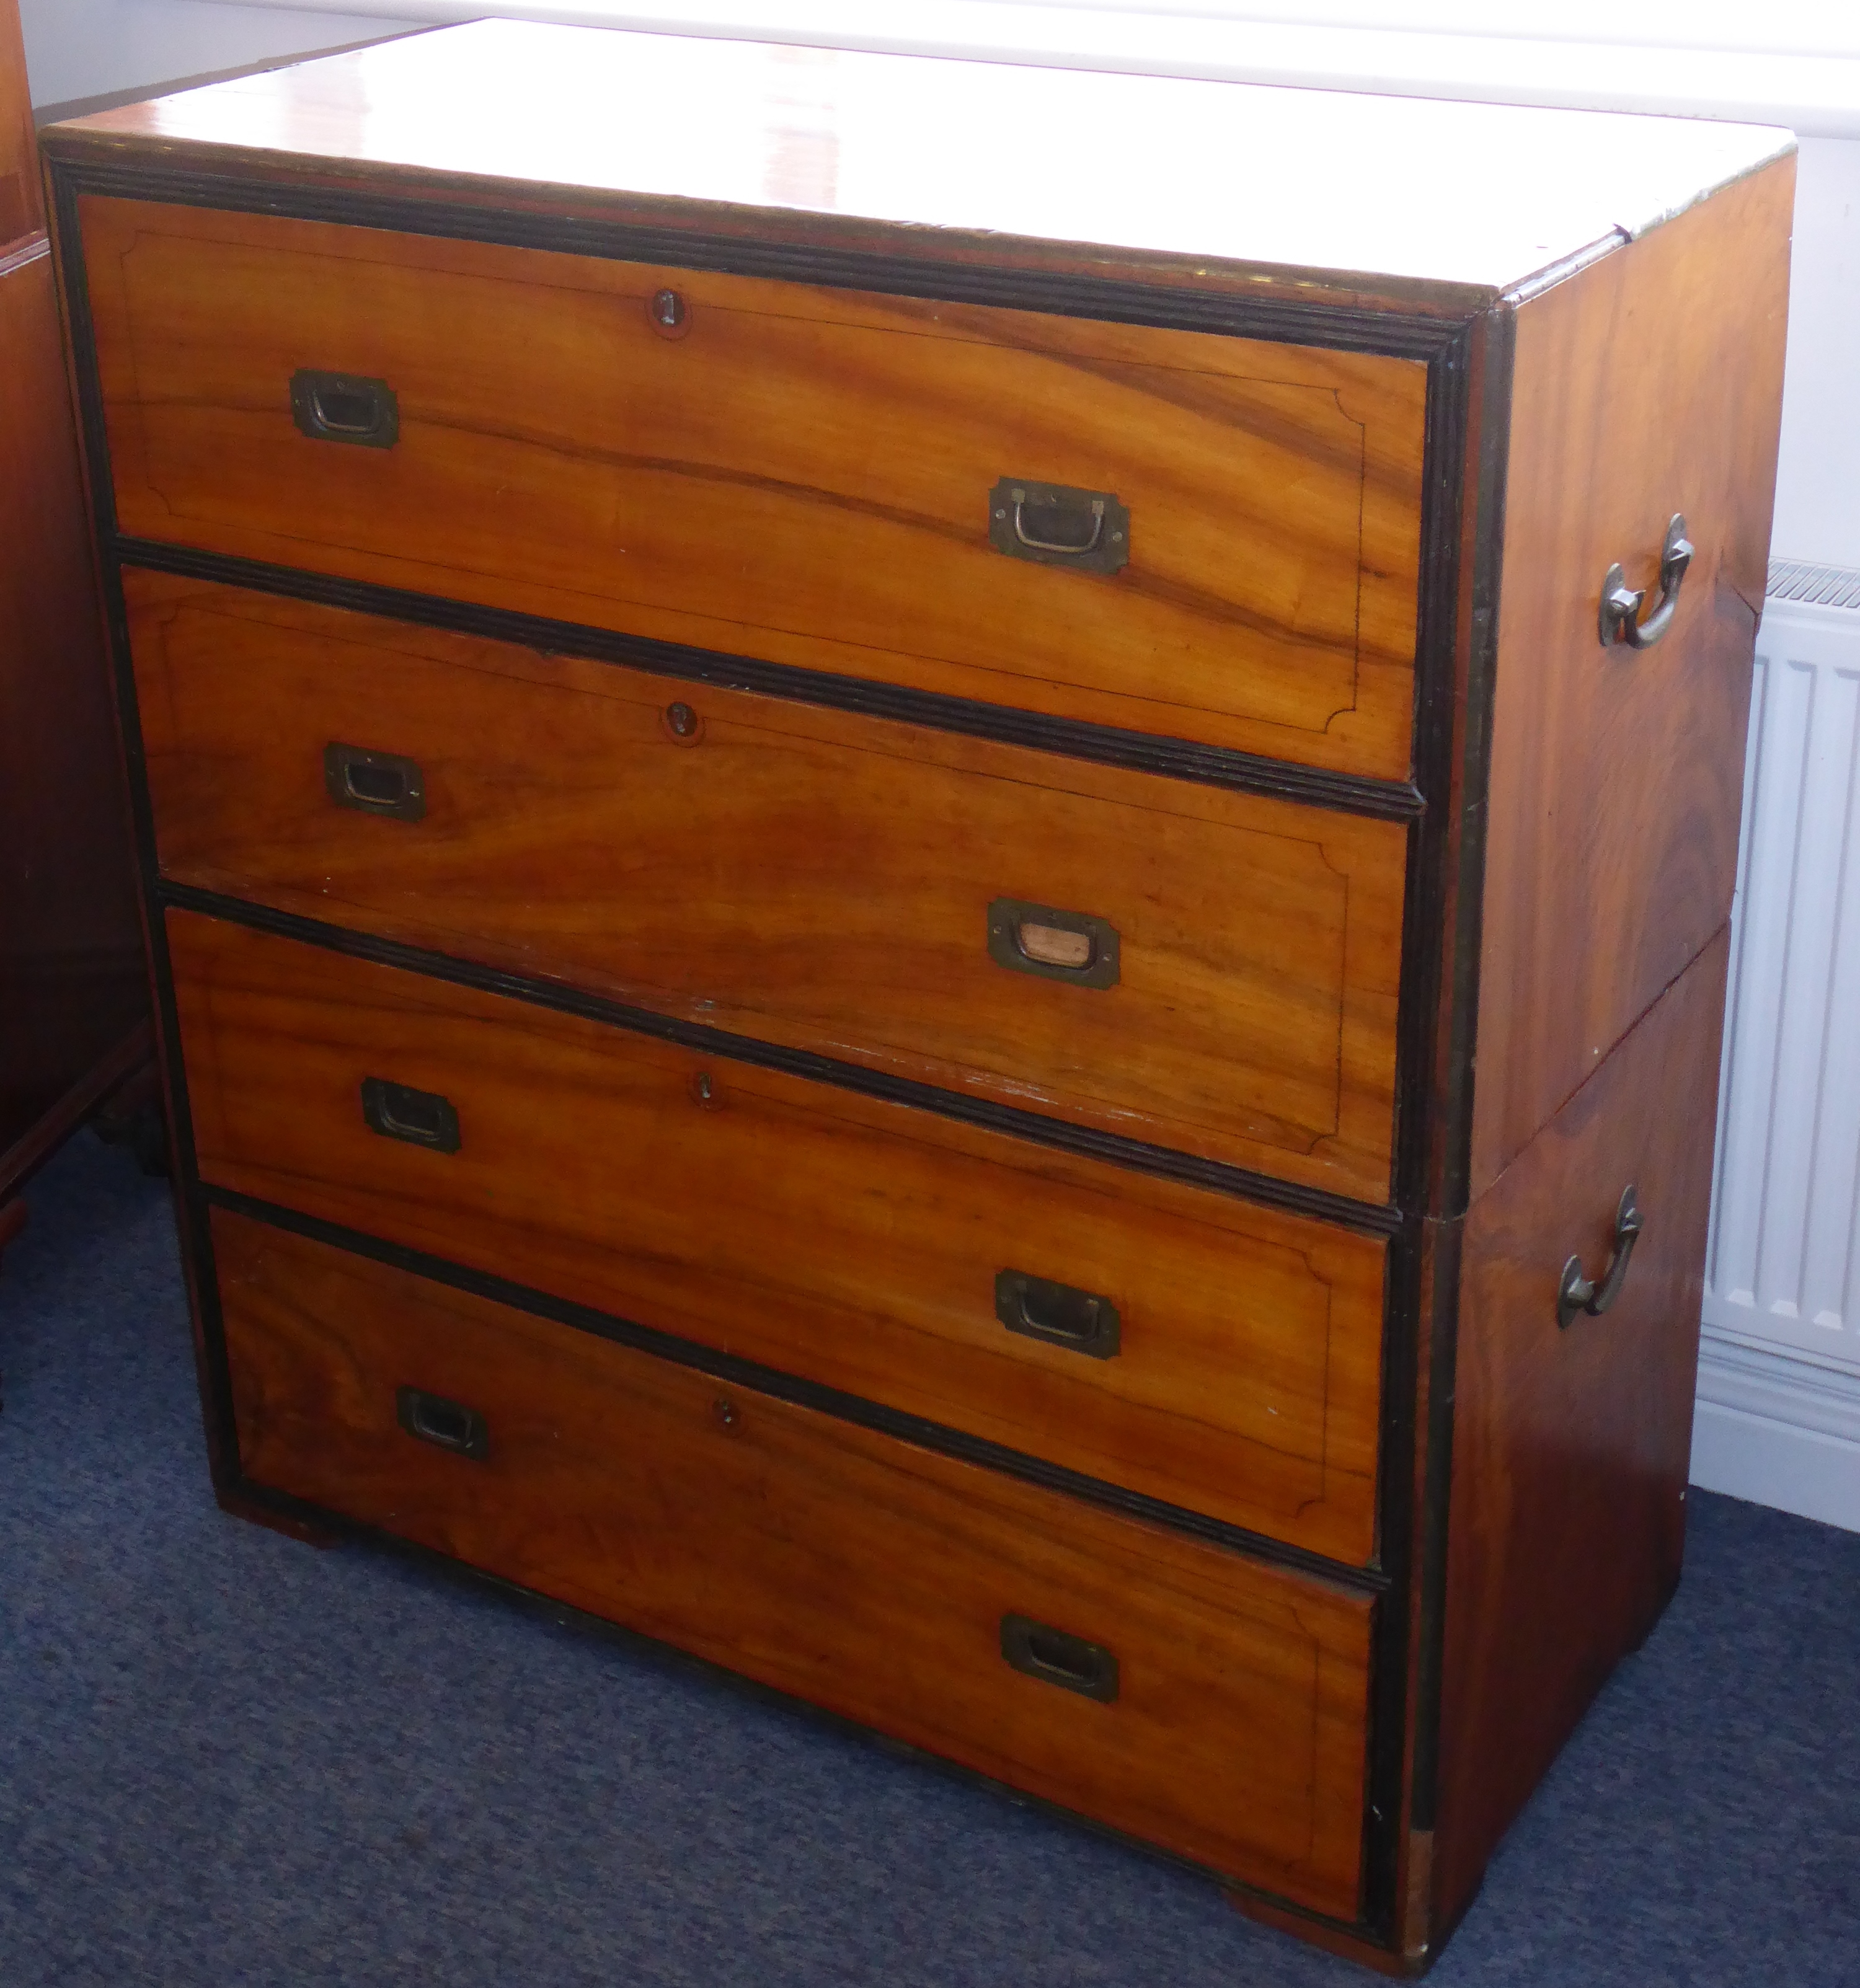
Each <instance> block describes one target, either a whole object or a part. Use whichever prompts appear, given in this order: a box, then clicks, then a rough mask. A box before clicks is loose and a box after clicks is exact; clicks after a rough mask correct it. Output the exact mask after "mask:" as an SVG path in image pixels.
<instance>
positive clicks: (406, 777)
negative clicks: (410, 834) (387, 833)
mask: <svg viewBox="0 0 1860 1988" xmlns="http://www.w3.org/2000/svg"><path fill="white" fill-rule="evenodd" d="M323 786H324V787H325V788H326V789H327V790H328V793H329V796H330V800H333V802H334V803H336V806H338V807H346V808H355V809H357V810H360V813H364V814H384V815H391V816H393V817H394V819H395V820H397V821H419V820H422V819H423V818H424V816H425V813H426V776H425V775H424V773H421V770H420V765H419V762H418V760H416V759H402V758H401V756H400V754H399V753H397V752H370V751H369V750H368V749H367V747H366V746H363V745H339V744H338V743H337V742H336V741H335V740H333V739H332V740H331V741H330V743H329V744H328V745H326V746H324V748H323Z"/></svg>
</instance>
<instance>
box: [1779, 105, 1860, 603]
mask: <svg viewBox="0 0 1860 1988" xmlns="http://www.w3.org/2000/svg"><path fill="white" fill-rule="evenodd" d="M1796 171H1797V179H1796V191H1795V246H1794V259H1793V262H1792V266H1791V277H1790V283H1789V363H1788V370H1787V373H1786V374H1785V375H1784V384H1783V447H1782V461H1781V464H1780V465H1779V466H1778V468H1777V485H1776V530H1775V534H1774V537H1773V539H1771V542H1770V543H1771V544H1772V546H1773V547H1774V550H1775V553H1776V554H1777V557H1778V558H1781V559H1796V560H1811V561H1813V562H1814V563H1816V564H1818V565H1824V566H1860V139H1854V138H1804V140H1802V148H1801V157H1800V158H1799V159H1798V160H1797V167H1796Z"/></svg>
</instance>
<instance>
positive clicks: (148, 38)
mask: <svg viewBox="0 0 1860 1988" xmlns="http://www.w3.org/2000/svg"><path fill="white" fill-rule="evenodd" d="M19 21H20V25H21V26H22V28H23V29H25V63H26V75H27V77H28V79H29V82H30V83H31V85H32V101H33V102H34V103H38V104H45V103H70V102H72V101H73V100H74V99H75V98H78V97H85V96H103V95H105V94H107V93H109V92H110V91H112V90H137V89H141V88H143V87H144V86H152V85H154V84H156V83H167V82H171V81H173V80H174V79H176V78H177V77H181V76H202V75H205V73H207V72H208V71H209V70H211V69H239V68H242V67H244V66H245V65H247V64H248V63H258V62H264V61H265V60H267V59H269V58H270V57H272V56H289V55H301V54H303V53H304V52H306V51H308V50H309V49H334V48H340V47H342V46H343V45H344V44H345V43H347V42H360V41H366V40H367V39H369V38H370V36H371V35H391V34H393V33H394V32H395V30H396V29H398V28H403V27H406V26H409V25H412V24H411V23H410V22H402V21H390V20H373V19H360V18H358V17H357V15H354V14H351V13H335V14H325V13H317V12H307V11H299V10H296V9H295V8H293V9H292V10H290V11H289V12H286V11H282V10H280V9H279V8H271V7H239V6H228V5H218V4H216V0H20V5H19Z"/></svg>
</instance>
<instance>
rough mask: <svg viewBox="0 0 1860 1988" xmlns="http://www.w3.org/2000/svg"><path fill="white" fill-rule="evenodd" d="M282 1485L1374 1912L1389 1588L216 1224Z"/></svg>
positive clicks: (249, 1385)
mask: <svg viewBox="0 0 1860 1988" xmlns="http://www.w3.org/2000/svg"><path fill="white" fill-rule="evenodd" d="M213 1238H214V1249H215V1256H216V1258H217V1260H218V1275H219V1287H220V1296H221V1307H222V1314H223V1317H224V1320H225V1336H226V1347H227V1354H228V1364H229V1366H230V1369H231V1373H232V1395H233V1400H234V1403H235V1412H236V1415H237V1421H238V1446H239V1458H240V1462H241V1465H242V1468H243V1469H244V1471H245V1473H246V1475H247V1476H249V1478H251V1479H253V1480H255V1482H257V1483H259V1484H262V1485H267V1486H272V1487H273V1488H275V1489H279V1490H282V1491H285V1492H288V1493H292V1494H293V1495H294V1496H298V1497H300V1498H304V1499H309V1500H311V1501H312V1502H313V1503H316V1504H318V1505H320V1506H326V1507H330V1508H332V1509H333V1510H337V1511H340V1512H343V1513H348V1514H350V1515H351V1516H353V1517H355V1518H357V1519H360V1520H365V1521H367V1522H369V1523H373V1524H375V1525H378V1526H384V1527H385V1528H387V1530H390V1531H392V1532H394V1533H399V1534H401V1535H403V1536H404V1537H408V1538H410V1539H413V1540H418V1541H419V1542H421V1543H423V1544H424V1545H427V1546H430V1547H437V1548H438V1549H439V1550H441V1551H443V1552H445V1553H448V1554H453V1555H455V1556H456V1557H458V1558H459V1559H461V1560H466V1561H468V1562H469V1563H471V1564H472V1565H474V1566H476V1567H483V1568H485V1569H488V1570H490V1571H491V1572H492V1573H494V1574H500V1575H502V1576H503V1577H506V1579H509V1580H512V1581H518V1582H520V1583H522V1584H523V1585H525V1586H526V1587H533V1588H537V1589H539V1590H541V1591H543V1593H545V1594H549V1595H551V1596H553V1597H556V1599H558V1600H560V1601H566V1602H568V1603H570V1604H571V1605H573V1606H574V1607H577V1608H586V1609H588V1610H590V1611H594V1613H596V1614H600V1615H604V1616H607V1617H609V1618H613V1619H614V1620H617V1621H621V1622H624V1623H625V1624H627V1625H629V1626H631V1627H632V1628H636V1629H639V1630H643V1631H645V1632H646V1633H647V1634H648V1635H654V1636H658V1637H661V1638H665V1640H667V1641H670V1642H673V1643H675V1644H678V1645H681V1646H682V1647H683V1648H686V1649H688V1650H692V1651H695V1652H697V1653H698V1655H702V1656H704V1657H707V1658H711V1659H712V1660H714V1661H715V1662H719V1663H722V1664H726V1665H729V1666H730V1667H731V1668H732V1669H735V1670H738V1671H741V1672H745V1673H746V1674H747V1675H749V1676H751V1677H753V1678H756V1679H760V1680H761V1681H762V1682H765V1683H767V1684H770V1685H776V1686H777V1687H779V1688H780V1689H782V1690H784V1691H788V1692H794V1693H796V1694H797V1695H799V1696H801V1697H803V1698H807V1699H811V1700H813V1701H814V1702H816V1703H818V1704H820V1705H823V1706H827V1707H829V1708H830V1709H832V1710H833V1711H834V1712H840V1713H842V1714H844V1715H847V1716H851V1717H852V1718H854V1719H859V1720H861V1721H863V1722H864V1723H867V1724H869V1725H872V1726H878V1727H881V1728H882V1729H884V1731H886V1732H888V1733H892V1734H894V1735H896V1736H898V1737H900V1738H902V1739H906V1740H908V1741H910V1742H911V1743H913V1744H915V1745H917V1746H922V1747H925V1748H927V1749H928V1750H930V1751H932V1752H933V1753H938V1754H942V1755H943V1756H946V1757H948V1758H949V1759H952V1760H958V1761H960V1762H962V1763H964V1764H966V1765H967V1766H969V1767H975V1768H979V1769H980V1770H982V1771H983V1772H985V1773H989V1774H993V1775H995V1776H997V1777H999V1778H1000V1779H1002V1780H1006V1781H1008V1782H1010V1783H1013V1784H1014V1785H1015V1786H1016V1787H1021V1788H1024V1789H1026V1790H1030V1791H1031V1792H1032V1793H1033V1794H1038V1795H1040V1796H1043V1797H1046V1798H1047V1799H1048V1800H1053V1801H1056V1802H1059V1803H1062V1804H1064V1805H1065V1806H1066V1807H1069V1808H1072V1809H1075V1810H1080V1811H1082V1812H1083V1813H1084V1814H1087V1815H1090V1816H1092V1817H1096V1818H1097V1819H1099V1820H1101V1821H1104V1822H1107V1823H1110V1824H1113V1825H1114V1826H1116V1827H1119V1828H1121V1829H1124V1830H1128V1831H1131V1833H1133V1834H1136V1835H1138V1836H1141V1837H1143V1838H1146V1839H1148V1841H1152V1842H1155V1843H1158V1844H1162V1845H1164V1846H1165V1848H1168V1849H1171V1850H1173V1851H1177V1852H1179V1854H1182V1855H1184V1856H1187V1857H1191V1858H1195V1859H1196V1860H1197V1861H1199V1862H1201V1863H1203V1864H1206V1865H1210V1866H1212V1868H1215V1869H1216V1870H1217V1871H1221V1872H1223V1873H1225V1874H1226V1875H1229V1876H1231V1877H1233V1878H1239V1879H1241V1880H1243V1881H1246V1882H1247V1883H1250V1884H1253V1885H1260V1886H1263V1887H1265V1888H1269V1889H1270V1890H1271V1891H1273V1892H1278V1893H1280V1894H1281V1895H1284V1896H1286V1897H1287V1898H1293V1899H1296V1900H1297V1901H1298V1902H1300V1903H1302V1904H1304V1905H1310V1906H1312V1907H1314V1908H1315V1909H1318V1910H1320V1911H1322V1912H1330V1913H1332V1914H1334V1915H1337V1916H1338V1917H1339V1918H1353V1917H1354V1915H1355V1912H1356V1907H1357V1899H1358V1882H1359V1866H1360V1862H1361V1841H1362V1826H1363V1825H1362V1800H1363V1785H1364V1767H1365V1743H1364V1741H1365V1724H1366V1716H1367V1686H1368V1641H1369V1634H1370V1628H1371V1617H1372V1614H1373V1604H1372V1603H1371V1601H1368V1599H1367V1598H1365V1597H1361V1596H1359V1595H1354V1594H1348V1593H1347V1592H1345V1591H1341V1590H1340V1589H1334V1588H1332V1587H1327V1586H1326V1585H1324V1584H1321V1583H1320V1582H1317V1581H1310V1580H1306V1579H1301V1578H1299V1577H1295V1576H1294V1575H1291V1574H1288V1573H1286V1572H1283V1571H1281V1570H1277V1569H1275V1568H1272V1567H1266V1566H1263V1565H1261V1564H1256V1563H1254V1562H1251V1561H1249V1560H1246V1559H1243V1558H1242V1557H1239V1555H1237V1554H1231V1553H1227V1552H1224V1551H1223V1550H1220V1549H1219V1548H1217V1547H1212V1546H1208V1545H1205V1544H1203V1543H1200V1542H1199V1541H1196V1540H1190V1539H1187V1538H1185V1537H1182V1536H1180V1535H1179V1534H1175V1533H1169V1532H1168V1531H1165V1530H1162V1528H1160V1527H1156V1526H1148V1525H1145V1524H1142V1523H1138V1522H1136V1521H1135V1520H1128V1519H1124V1518H1121V1517H1118V1516H1114V1515H1113V1514H1111V1513H1106V1512H1103V1511H1101V1510H1097V1509H1095V1508H1093V1507H1091V1506H1085V1505H1082V1504H1079V1503H1074V1501H1072V1500H1070V1499H1066V1498H1064V1497H1062V1496H1058V1495H1057V1494H1056V1493H1052V1492H1048V1491H1044V1490H1041V1489H1037V1488H1036V1487H1033V1486H1029V1485H1025V1484H1022V1483H1016V1482H1015V1481H1014V1480H1013V1479H1007V1478H1004V1477H1002V1476H999V1475H998V1474H996V1473H995V1472H990V1471H987V1470H984V1469H979V1468H978V1467H976V1466H972V1465H969V1464H964V1463H961V1462H955V1461H953V1460H952V1459H948V1458H945V1457H942V1456H938V1455H934V1454H932V1452H928V1451H926V1450H922V1449H917V1448H915V1446H913V1445H908V1444H905V1443H901V1442H896V1441H894V1440H893V1439H890V1438H888V1437H885V1436H881V1435H874V1434H872V1433H871V1432H867V1431H864V1430H861V1429H858V1428H853V1427H851V1426H849V1425H845V1424H843V1423H840V1422H835V1421H833V1420H831V1419H830V1418H827V1417H826V1416H823V1415H819V1414H817V1413H814V1412H810V1411H809V1410H807V1409H803V1408H793V1407H790V1406H788V1405H785V1404H783V1403H781V1402H779V1401H773V1400H770V1399H769V1398H767V1397H766V1396H763V1395H756V1394H752V1393H749V1392H746V1391H742V1390H738V1389H732V1388H724V1387H720V1386H719V1384H718V1383H716V1382H715V1381H710V1380H707V1379H706V1378H705V1377H704V1376H703V1375H702V1374H694V1373H692V1372H690V1371H687V1370H685V1369H682V1368H678V1367H675V1366H671V1365H669V1364H666V1363H665V1362H662V1361H657V1360H654V1359H653V1358H652V1357H650V1356H649V1355H648V1354H641V1353H637V1352H634V1351H631V1350H629V1349H626V1348H623V1347H617V1346H614V1345H611V1344H605V1343H604V1342H603V1341H600V1340H599V1339H597V1338H595V1337H591V1336H590V1335H588V1334H582V1333H578V1332H576V1331H573V1330H570V1329H569V1328H567V1327H563V1326H560V1325H556V1324H553V1323H552V1322H550V1321H548V1320H540V1319H537V1318H534V1317H529V1316H528V1315H526V1314H525V1313H521V1312H517V1311H513V1310H509V1309H507V1308H506V1307H502V1306H501V1305H497V1304H493V1303H489V1301H487V1300H484V1299H482V1298H478V1297H471V1296H468V1295H465V1294H464V1293H460V1292H458V1291H455V1290H451V1289H449V1288H447V1287H445V1286H440V1285H438V1284H435V1283H428V1282H427V1281H425V1280H422V1279H420V1278H418V1277H414V1276H411V1275H409V1274H408V1273H405V1272H404V1271H401V1270H392V1269H388V1268H386V1267H384V1266H380V1265H379V1264H377V1263H373V1262H371V1261H369V1260H367V1259H363V1258H360V1257H356V1256H349V1255H347V1254H345V1253H343V1252H341V1251H340V1250H336V1249H332V1248H330V1247H329V1246H326V1245H325V1244H323V1243H320V1242H309V1241H306V1240H305V1239H301V1238H299V1237H296V1236H290V1235H287V1234H285V1233H282V1232H279V1231H278V1230H276V1229H271V1228H269V1227H268V1226H262V1225H261V1224H259V1223H256V1222H251V1221H249V1220H246V1219H242V1218H241V1217H239V1216H237V1215H230V1214H228V1213H227V1212H225V1211H216V1212H215V1215H214V1216H213Z"/></svg>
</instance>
